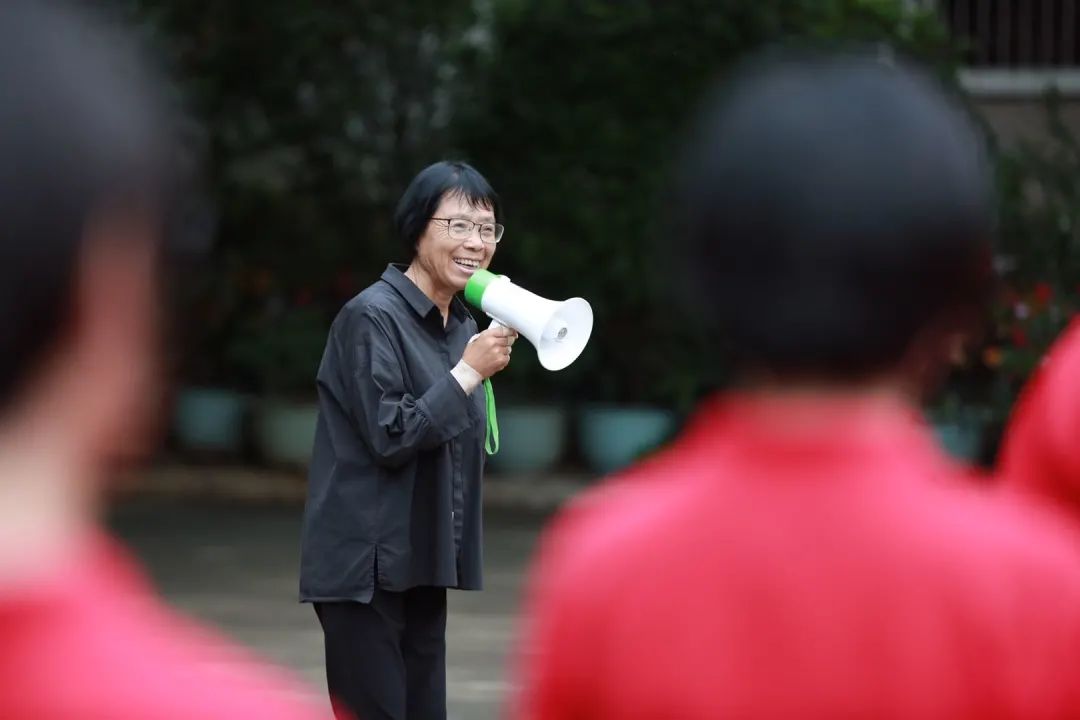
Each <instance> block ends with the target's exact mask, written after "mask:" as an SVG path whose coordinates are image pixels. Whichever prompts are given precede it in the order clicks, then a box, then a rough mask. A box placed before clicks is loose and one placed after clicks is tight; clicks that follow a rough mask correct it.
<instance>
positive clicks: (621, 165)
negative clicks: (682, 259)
mask: <svg viewBox="0 0 1080 720" xmlns="http://www.w3.org/2000/svg"><path fill="white" fill-rule="evenodd" d="M495 9H496V13H495V16H494V24H493V28H492V37H493V42H492V44H491V46H490V47H489V48H488V49H487V51H486V52H478V53H474V54H473V55H472V56H471V57H470V58H469V61H468V65H467V67H468V68H469V71H468V75H469V77H470V78H471V79H472V80H473V81H474V82H473V83H471V85H470V87H471V88H472V89H473V91H474V95H473V97H471V98H469V101H468V102H467V103H464V104H463V105H462V106H461V110H460V112H459V113H458V114H457V116H456V121H455V127H456V129H457V138H458V142H459V143H460V145H461V147H462V148H464V149H465V155H467V156H468V157H469V158H470V159H471V160H473V161H474V162H475V163H476V164H477V166H478V167H479V168H480V170H481V171H482V172H484V173H486V174H487V175H488V176H489V177H490V178H491V180H492V182H493V184H494V185H495V187H496V188H497V189H498V190H499V192H500V193H501V194H502V195H503V196H504V198H505V200H506V206H507V226H508V230H507V233H506V239H505V241H504V242H503V243H502V245H500V249H499V254H498V256H497V257H496V260H495V267H496V268H497V269H498V270H499V271H500V272H505V273H507V274H509V275H510V276H511V277H515V278H516V279H517V280H518V281H520V282H521V283H522V284H523V285H525V286H527V287H529V288H530V289H533V290H535V291H536V292H539V293H541V294H544V295H546V296H548V297H553V298H561V297H567V296H571V295H581V296H584V297H585V298H587V299H588V300H589V301H590V302H591V303H592V304H593V307H594V310H595V311H596V319H597V325H596V331H595V334H594V337H593V340H592V342H591V344H590V347H589V348H588V349H587V350H586V352H585V354H584V355H583V356H582V358H581V360H579V361H578V363H576V364H575V366H572V368H571V369H570V371H568V373H569V377H566V376H561V377H559V378H553V377H550V376H544V375H542V374H540V375H535V374H532V375H531V376H530V377H528V378H525V377H524V373H523V376H522V377H520V378H517V379H519V380H527V382H529V383H530V387H531V389H532V391H533V392H534V393H535V394H537V395H541V396H549V395H550V394H551V393H553V392H555V391H557V389H558V388H566V387H572V388H573V390H572V391H573V393H574V395H575V396H576V397H585V398H591V399H600V400H619V401H624V402H626V401H640V402H658V403H664V404H669V405H670V404H675V405H681V406H685V405H687V404H688V403H689V402H691V401H692V400H693V398H694V395H695V393H696V392H698V391H699V390H700V388H701V387H702V386H707V385H711V384H713V383H715V382H717V381H719V380H720V379H722V375H723V371H724V369H725V367H724V358H723V355H722V354H721V353H719V352H718V350H717V349H716V348H709V347H706V346H705V345H704V342H705V341H704V340H702V339H701V338H700V337H699V333H696V332H695V331H694V328H692V327H687V326H686V325H685V322H684V321H681V320H680V314H679V313H677V312H675V311H674V310H673V309H672V308H669V307H667V306H666V305H665V302H664V300H663V298H666V297H667V296H668V295H669V293H666V292H665V290H666V287H667V286H672V285H677V284H678V283H679V279H678V277H675V276H672V274H671V272H670V270H669V268H668V266H667V265H666V264H665V262H664V260H665V258H664V243H663V240H662V238H663V237H664V236H665V233H666V232H668V230H667V220H668V218H667V217H666V216H665V213H666V209H665V205H664V201H663V191H664V189H665V188H666V186H667V184H668V180H669V177H670V172H671V163H672V158H673V157H674V155H675V153H676V152H677V149H678V143H679V140H680V139H681V136H682V134H683V131H684V127H685V124H686V121H687V118H688V116H689V115H690V114H691V113H693V112H694V110H695V108H696V105H697V103H698V101H699V98H700V96H701V95H702V94H703V92H704V91H705V89H706V88H707V87H708V85H709V84H710V83H711V82H712V81H713V80H714V78H715V77H716V76H717V74H718V73H719V72H721V71H722V70H723V69H724V68H725V67H727V66H728V65H729V64H730V63H731V61H732V60H733V59H735V58H737V57H739V56H741V55H743V54H745V53H746V52H748V51H750V50H753V49H755V48H757V47H759V46H762V45H765V44H767V43H771V42H774V41H779V40H782V39H787V38H795V37H798V38H801V39H803V40H806V41H810V42H835V41H838V40H841V39H846V40H855V41H885V42H888V43H890V44H892V45H894V46H896V47H897V48H899V49H901V50H902V51H908V52H912V53H913V54H917V55H919V56H921V57H924V58H927V59H928V60H929V61H930V62H931V63H932V64H934V65H935V66H937V67H939V68H940V69H941V70H942V72H943V73H946V74H947V73H949V72H950V71H951V69H952V59H953V58H952V54H951V50H950V48H949V46H948V43H947V41H946V35H945V33H944V31H943V29H942V28H941V27H940V25H939V24H938V23H937V22H936V21H935V20H934V19H933V18H932V17H931V16H930V15H927V14H924V13H917V12H908V11H905V10H903V8H902V3H900V2H886V1H872V0H863V1H859V0H803V1H801V2H793V1H792V0H757V1H755V2H716V1H715V0H683V1H681V2H677V3H675V2H659V1H656V0H621V1H618V2H616V1H615V0H592V1H571V0H543V1H540V0H536V1H534V2H527V3H526V2H501V3H497V4H496V5H495ZM747 312H753V308H747ZM518 362H519V360H518V359H517V358H515V365H516V364H517V363H518ZM514 379H515V376H514V374H513V370H511V371H508V375H507V380H508V381H513V380H514ZM569 381H572V382H569Z"/></svg>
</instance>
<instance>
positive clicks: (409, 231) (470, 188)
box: [394, 160, 502, 260]
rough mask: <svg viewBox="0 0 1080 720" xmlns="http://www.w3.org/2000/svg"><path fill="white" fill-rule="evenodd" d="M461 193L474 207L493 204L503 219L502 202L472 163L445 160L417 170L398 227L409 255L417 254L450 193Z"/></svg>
mask: <svg viewBox="0 0 1080 720" xmlns="http://www.w3.org/2000/svg"><path fill="white" fill-rule="evenodd" d="M455 194H456V195H460V196H461V197H463V198H465V200H466V201H467V202H468V203H469V204H470V205H472V206H473V207H484V208H489V209H490V210H491V211H492V212H493V213H495V221H496V222H502V203H501V201H500V200H499V196H498V195H497V194H496V193H495V191H494V190H493V189H492V188H491V184H490V183H488V181H487V179H486V178H485V177H484V176H483V175H481V174H480V173H479V172H477V170H476V168H474V167H473V166H471V165H469V164H468V163H464V162H460V161H455V160H442V161H440V162H437V163H434V164H432V165H428V166H427V167H426V168H424V169H423V170H421V171H420V172H419V173H417V175H416V177H414V178H413V179H412V182H410V183H409V186H408V187H407V188H406V189H405V192H404V193H403V194H402V196H401V200H399V201H398V205H397V211H396V212H395V213H394V229H395V230H396V232H397V235H398V239H399V240H400V241H401V243H402V248H403V249H404V250H405V253H406V256H407V257H408V259H409V260H412V259H413V257H415V256H416V244H417V243H418V242H419V241H420V236H421V235H423V234H424V229H425V228H426V227H427V224H428V222H429V221H430V220H431V216H432V215H434V214H435V211H436V210H438V208H439V203H440V202H442V199H443V198H444V197H446V196H447V195H455Z"/></svg>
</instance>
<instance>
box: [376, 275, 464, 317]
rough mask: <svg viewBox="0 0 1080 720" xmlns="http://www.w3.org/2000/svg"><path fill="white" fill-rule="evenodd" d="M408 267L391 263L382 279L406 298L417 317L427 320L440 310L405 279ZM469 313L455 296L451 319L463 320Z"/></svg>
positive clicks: (414, 285)
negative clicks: (433, 312)
mask: <svg viewBox="0 0 1080 720" xmlns="http://www.w3.org/2000/svg"><path fill="white" fill-rule="evenodd" d="M408 267H409V266H408V265H405V264H403V263H390V264H389V265H387V266H386V270H384V271H383V274H382V279H383V280H385V281H386V282H388V283H390V286H391V287H393V288H394V289H395V290H397V291H398V294H399V295H401V297H403V298H405V301H406V302H407V303H409V306H410V307H412V309H413V310H414V311H415V312H416V314H417V315H419V316H420V317H421V318H426V317H427V316H428V315H430V314H431V312H432V310H435V311H436V312H437V310H438V309H437V308H436V307H435V303H433V302H432V301H431V298H429V297H428V296H427V295H425V294H424V291H423V290H421V289H420V288H418V287H417V286H416V283H414V282H413V281H412V280H410V279H409V278H407V277H405V271H406V270H407V269H408ZM468 312H469V311H468V309H467V308H466V307H465V305H464V303H462V302H461V300H460V299H459V298H458V297H457V296H456V295H455V296H454V298H453V299H452V300H451V301H450V315H451V317H456V318H457V319H458V320H462V319H463V318H464V316H465V315H467V314H468Z"/></svg>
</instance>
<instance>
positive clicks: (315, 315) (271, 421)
mask: <svg viewBox="0 0 1080 720" xmlns="http://www.w3.org/2000/svg"><path fill="white" fill-rule="evenodd" d="M329 325H330V323H329V322H328V321H327V319H326V317H325V315H324V313H323V312H322V311H320V310H319V309H318V308H317V307H315V306H313V305H302V306H291V307H285V308H282V309H280V310H276V311H273V310H271V311H268V312H264V313H262V314H260V315H258V316H256V317H253V318H251V319H250V320H249V321H248V322H247V323H245V325H244V326H243V328H242V330H241V332H240V333H239V334H238V335H237V337H236V338H235V340H234V342H233V344H232V347H231V348H230V355H231V357H232V358H233V360H234V361H235V362H236V363H237V364H238V365H239V366H241V367H243V368H244V369H245V371H246V373H247V374H248V377H249V378H250V380H251V383H252V385H253V387H254V388H255V389H256V390H257V392H258V393H259V396H260V397H259V400H258V402H257V403H256V405H255V408H254V418H253V420H254V422H253V430H254V439H255V443H256V446H257V449H258V451H259V454H260V455H261V457H263V458H264V459H266V460H268V461H270V462H272V463H276V464H285V465H292V466H306V465H307V463H308V462H309V460H310V458H311V449H312V444H313V442H314V437H315V424H316V421H317V418H318V404H317V398H316V389H315V388H316V385H315V378H316V374H317V372H318V369H319V363H320V362H321V360H322V353H323V348H324V346H325V343H326V336H327V332H328V331H329Z"/></svg>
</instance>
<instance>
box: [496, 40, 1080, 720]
mask: <svg viewBox="0 0 1080 720" xmlns="http://www.w3.org/2000/svg"><path fill="white" fill-rule="evenodd" d="M684 162H685V164H684V167H683V168H682V174H681V176H680V177H679V180H678V183H677V184H676V192H675V193H674V196H675V197H674V201H673V203H672V207H673V209H674V210H675V212H676V214H677V219H676V221H675V222H673V223H671V227H673V228H675V231H674V232H673V233H672V235H671V236H670V237H668V238H666V239H665V240H666V244H665V247H664V249H665V251H666V252H669V253H672V254H674V255H675V256H679V257H680V258H681V260H682V261H683V262H684V265H683V268H682V270H683V272H682V274H681V275H679V276H678V282H675V283H673V286H680V285H683V284H686V285H689V286H692V289H693V292H691V293H690V297H691V300H692V304H693V307H694V308H695V310H696V311H697V319H698V321H699V322H707V323H709V327H710V328H711V329H712V332H714V333H717V334H720V335H723V336H724V337H725V339H726V340H728V341H729V342H730V343H731V344H732V345H733V346H735V347H736V348H737V349H738V351H739V369H740V376H739V381H738V383H737V387H736V388H733V389H731V390H730V391H728V392H726V393H723V394H720V395H718V396H717V397H715V398H713V399H712V400H710V401H709V402H707V403H705V404H704V406H703V407H702V408H701V409H700V411H699V413H698V415H697V416H696V417H695V418H694V419H693V421H692V423H691V425H690V427H688V428H687V429H686V430H685V431H684V433H683V434H682V436H681V437H680V438H679V439H677V441H676V442H674V443H673V444H672V445H671V446H669V447H668V448H666V449H664V450H663V451H662V452H660V453H658V454H656V455H655V456H653V457H652V458H650V459H649V460H647V461H645V462H644V463H642V464H640V465H639V466H638V467H636V468H633V469H630V470H628V471H626V472H625V473H624V474H622V475H621V477H620V478H619V480H618V481H616V482H608V483H604V484H603V485H602V487H601V488H599V489H598V490H597V491H595V492H590V493H588V494H586V496H585V497H584V498H581V499H580V500H578V501H577V502H575V503H573V504H572V505H571V506H570V507H568V508H567V509H566V510H564V511H563V512H562V513H561V514H560V517H559V518H558V519H557V520H556V521H555V522H554V523H553V525H552V526H551V528H550V529H549V530H548V531H547V532H546V534H545V538H544V540H543V542H542V544H541V551H540V554H539V559H538V561H537V565H536V569H535V571H534V577H533V581H532V584H531V587H530V591H529V600H528V608H529V610H528V615H529V617H528V631H527V633H526V636H525V637H526V640H525V642H524V645H523V648H522V651H523V652H522V658H521V662H522V665H521V678H520V679H521V687H522V693H521V695H520V698H519V700H518V702H517V704H516V706H515V711H516V713H517V716H519V717H526V718H544V719H545V720H559V719H560V718H578V717H589V718H594V719H599V718H620V720H633V719H634V718H649V717H679V718H706V717H727V716H730V717H740V718H788V717H866V718H870V717H873V718H929V717H954V718H961V717H962V718H991V717H992V718H1017V719H1019V718H1032V717H1069V716H1076V715H1080V642H1078V640H1080V557H1078V555H1077V552H1076V551H1077V547H1080V546H1078V544H1077V540H1078V539H1080V538H1078V537H1077V534H1076V533H1075V532H1074V531H1075V528H1072V527H1070V526H1068V525H1067V524H1065V523H1064V522H1063V521H1062V519H1061V518H1060V517H1058V516H1056V515H1053V514H1051V513H1050V512H1049V511H1048V509H1047V508H1043V507H1036V506H1035V505H1034V504H1028V503H1026V502H1020V501H1017V500H1015V499H1014V498H1007V497H1005V496H1003V495H996V494H993V493H990V492H989V491H987V489H986V488H985V487H979V486H977V485H975V484H974V483H970V482H966V481H965V475H966V471H964V470H963V469H962V468H959V467H957V466H955V465H954V464H953V463H952V462H951V461H949V460H948V459H946V458H945V457H944V456H943V454H942V453H941V451H940V449H939V448H938V447H937V445H936V443H935V441H934V439H933V436H932V434H931V432H930V431H929V429H928V428H927V427H926V425H925V423H924V422H923V421H922V420H921V418H920V416H919V409H918V406H919V402H920V400H921V398H922V397H923V395H924V394H925V392H926V391H927V390H928V389H930V388H932V387H933V386H934V384H935V383H936V382H937V381H938V380H939V378H940V375H941V373H942V369H943V367H944V366H945V364H946V362H947V358H948V355H949V351H950V350H951V346H952V345H953V344H954V343H955V342H958V341H960V340H962V339H963V338H964V337H965V336H966V335H967V334H969V333H971V332H973V331H975V330H977V326H978V323H977V319H978V317H979V315H980V313H981V312H982V310H983V306H984V303H985V301H986V299H987V290H988V289H989V286H990V284H991V282H992V280H991V273H990V262H989V261H990V240H991V233H992V226H993V203H992V198H991V193H990V189H991V184H990V180H989V167H988V163H987V161H986V156H985V153H984V150H983V144H982V141H981V139H980V137H979V134H978V132H977V131H976V129H975V127H974V125H973V123H972V122H971V120H970V119H969V118H968V117H967V116H966V115H965V112H964V111H963V110H962V108H961V107H960V105H959V103H958V102H957V101H956V100H955V99H954V98H953V97H952V96H951V95H950V94H949V93H948V92H946V91H945V90H944V89H942V87H941V86H940V85H939V84H938V82H937V81H935V80H934V79H933V78H932V77H931V76H930V75H928V74H927V73H926V72H925V71H923V70H921V69H919V68H918V67H917V66H914V65H913V64H910V63H908V62H906V61H901V60H898V59H896V58H894V57H891V56H889V55H887V54H885V53H882V52H880V51H877V50H871V51H865V50H861V49H854V50H853V49H841V50H835V49H834V50H806V49H804V50H799V51H795V52H787V51H784V52H777V51H770V52H767V53H764V54H762V55H759V56H756V57H754V58H752V59H750V60H748V61H746V62H745V63H743V64H741V65H740V66H738V67H737V68H736V69H735V71H734V72H733V73H732V74H731V76H730V77H729V78H728V79H727V82H725V83H724V85H723V86H722V89H721V90H720V91H718V92H717V93H716V94H715V95H713V96H712V97H711V98H710V101H709V103H708V104H707V106H706V108H705V110H704V112H703V113H702V115H701V117H700V119H699V121H698V122H697V124H696V126H695V129H694V131H693V132H692V134H691V140H690V143H689V149H688V152H687V153H686V155H685V161H684ZM714 321H715V322H714Z"/></svg>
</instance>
